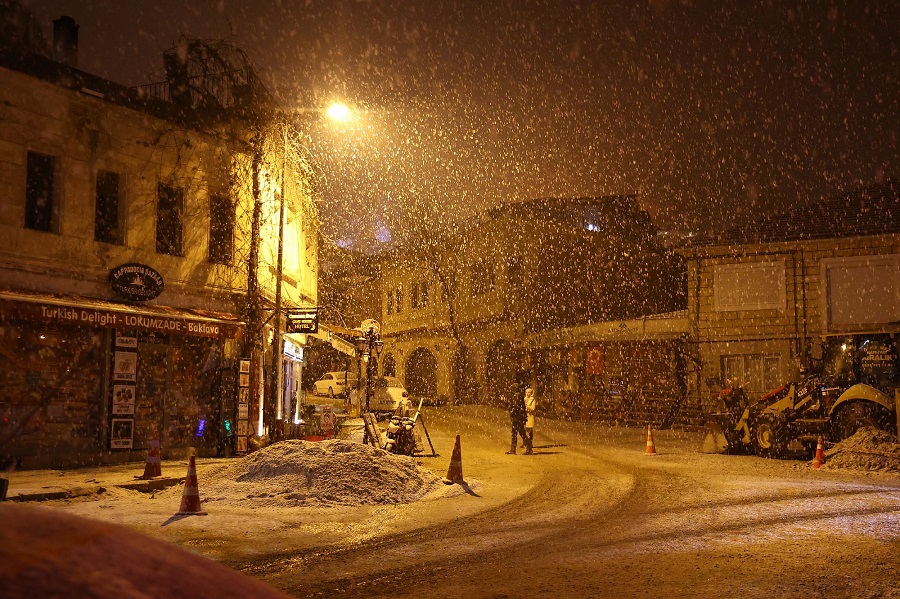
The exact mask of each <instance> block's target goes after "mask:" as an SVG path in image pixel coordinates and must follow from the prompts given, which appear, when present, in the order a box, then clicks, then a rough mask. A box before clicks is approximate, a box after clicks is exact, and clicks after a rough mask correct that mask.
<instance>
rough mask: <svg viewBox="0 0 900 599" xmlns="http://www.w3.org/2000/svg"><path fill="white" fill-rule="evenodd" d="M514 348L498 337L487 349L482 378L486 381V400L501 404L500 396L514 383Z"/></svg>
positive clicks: (515, 363)
mask: <svg viewBox="0 0 900 599" xmlns="http://www.w3.org/2000/svg"><path fill="white" fill-rule="evenodd" d="M516 360H517V358H516V350H515V348H514V347H513V344H512V343H510V342H509V341H507V340H505V339H500V340H499V341H497V342H496V343H494V345H492V346H491V348H490V349H489V350H488V353H487V356H486V358H485V364H484V378H485V381H486V382H487V395H488V401H489V402H490V403H492V404H501V403H502V402H503V400H502V399H501V397H502V396H503V395H504V394H506V393H508V392H509V391H510V390H511V389H512V388H513V384H514V383H515V377H516V366H517V362H516Z"/></svg>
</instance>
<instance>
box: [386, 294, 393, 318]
mask: <svg viewBox="0 0 900 599" xmlns="http://www.w3.org/2000/svg"><path fill="white" fill-rule="evenodd" d="M386 311H387V313H388V314H393V313H394V290H393V289H391V290H390V291H388V292H387V309H386Z"/></svg>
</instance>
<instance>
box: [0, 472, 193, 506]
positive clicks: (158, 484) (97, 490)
mask: <svg viewBox="0 0 900 599" xmlns="http://www.w3.org/2000/svg"><path fill="white" fill-rule="evenodd" d="M181 484H184V477H183V476H182V477H180V478H157V479H151V480H138V481H134V482H128V483H121V484H115V485H108V486H109V487H115V488H117V489H127V490H129V491H139V492H141V493H152V492H154V491H160V490H162V489H167V488H169V487H174V486H176V485H181ZM106 489H107V487H104V486H101V485H92V486H89V487H74V488H72V489H61V490H58V491H40V492H37V493H17V494H15V495H9V496H8V497H7V498H6V499H7V501H18V502H26V501H54V500H58V499H73V498H75V497H85V496H88V495H99V494H101V493H105V492H106Z"/></svg>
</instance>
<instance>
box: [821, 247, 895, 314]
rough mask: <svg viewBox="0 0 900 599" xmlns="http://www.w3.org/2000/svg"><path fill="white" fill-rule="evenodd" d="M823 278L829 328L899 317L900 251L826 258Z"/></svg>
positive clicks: (824, 307) (824, 301)
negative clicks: (877, 254) (885, 253)
mask: <svg viewBox="0 0 900 599" xmlns="http://www.w3.org/2000/svg"><path fill="white" fill-rule="evenodd" d="M820 280H821V281H822V284H823V287H824V289H823V292H824V293H823V294H822V296H823V297H822V300H823V305H822V308H823V310H822V316H823V323H822V324H823V325H824V327H825V329H826V330H829V331H847V330H853V329H854V328H867V327H878V326H884V325H886V324H889V323H894V322H897V321H900V254H888V255H882V256H854V257H848V258H826V259H823V260H822V277H821V279H820Z"/></svg>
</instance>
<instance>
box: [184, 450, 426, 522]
mask: <svg viewBox="0 0 900 599" xmlns="http://www.w3.org/2000/svg"><path fill="white" fill-rule="evenodd" d="M440 488H442V485H441V484H440V479H439V478H438V477H437V476H436V475H435V474H434V473H433V472H431V471H429V470H427V469H425V468H422V467H420V466H419V465H418V464H417V463H416V461H415V460H414V459H413V458H410V457H407V456H399V455H394V454H391V453H388V452H386V451H384V450H381V449H377V448H374V447H371V446H369V445H362V444H360V443H354V442H352V441H343V440H340V439H333V440H328V441H321V442H315V443H314V442H310V441H300V440H290V441H282V442H280V443H276V444H274V445H270V446H268V447H264V448H263V449H260V450H258V451H255V452H253V453H251V454H249V455H247V456H245V457H243V458H240V459H237V460H235V461H233V462H230V463H228V464H222V465H219V466H215V467H213V468H210V469H209V470H207V471H206V472H205V473H204V476H203V486H202V488H201V496H202V499H203V501H204V502H222V503H223V504H235V503H240V504H241V505H244V506H252V507H304V506H308V507H329V506H357V505H368V504H376V505H377V504H391V503H411V502H414V501H418V500H419V499H422V498H423V497H425V496H426V495H428V494H429V493H431V492H434V491H436V490H438V489H440ZM176 490H177V491H178V492H180V489H176Z"/></svg>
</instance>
